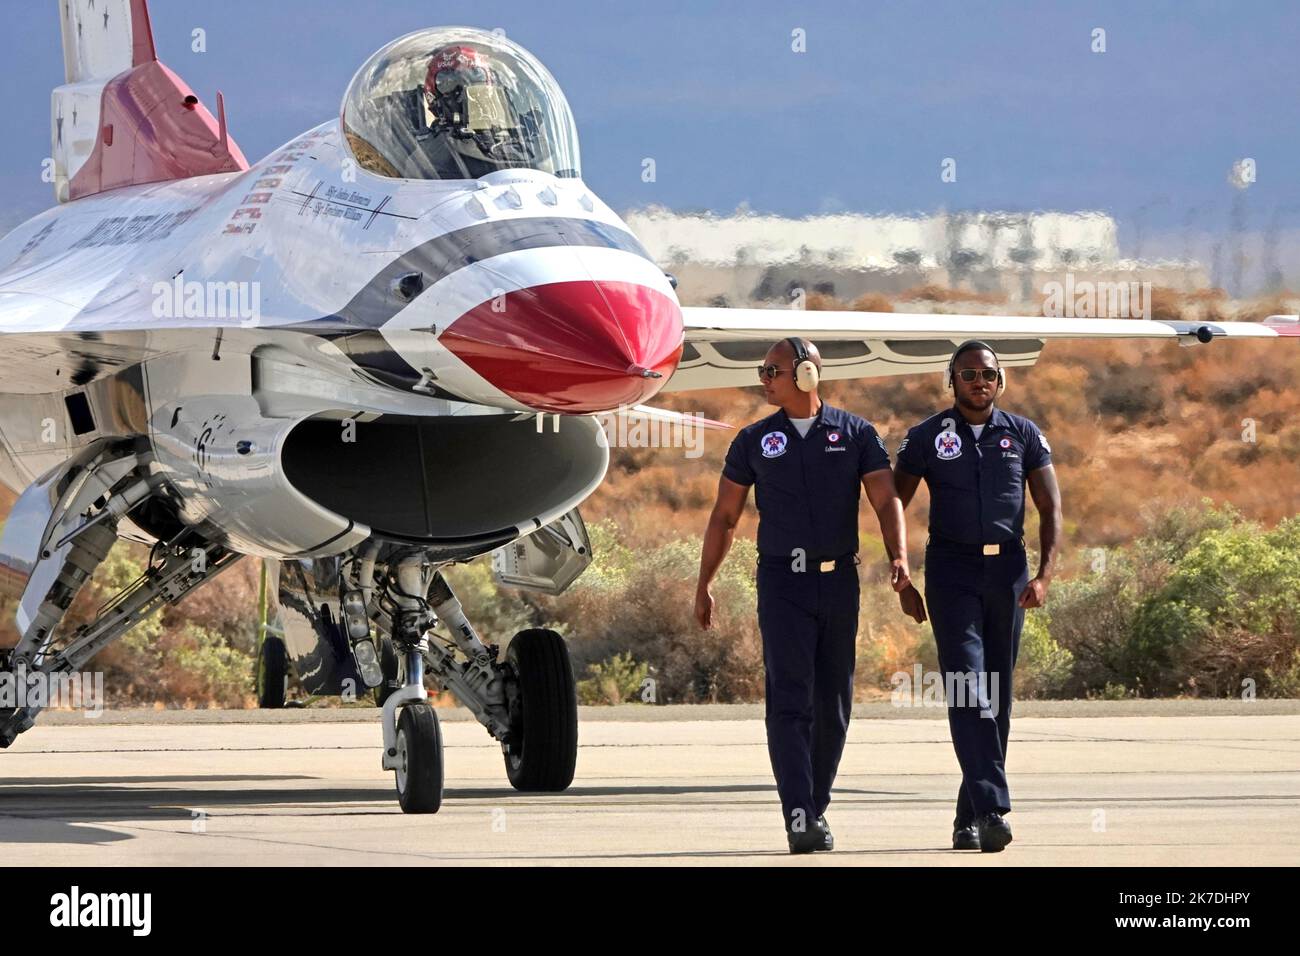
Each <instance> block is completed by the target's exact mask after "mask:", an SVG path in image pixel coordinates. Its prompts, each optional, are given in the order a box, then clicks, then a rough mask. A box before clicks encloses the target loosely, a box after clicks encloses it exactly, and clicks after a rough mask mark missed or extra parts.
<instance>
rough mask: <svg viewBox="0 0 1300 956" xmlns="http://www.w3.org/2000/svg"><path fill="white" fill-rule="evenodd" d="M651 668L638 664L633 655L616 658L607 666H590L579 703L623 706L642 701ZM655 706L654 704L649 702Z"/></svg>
mask: <svg viewBox="0 0 1300 956" xmlns="http://www.w3.org/2000/svg"><path fill="white" fill-rule="evenodd" d="M649 674H650V666H649V665H648V664H638V663H637V662H636V660H635V659H633V657H632V653H631V651H628V652H626V653H623V654H615V655H614V656H613V657H611V658H610V659H609V660H607V661H604V662H603V663H597V664H588V665H587V677H586V679H585V680H580V681H578V703H580V704H622V703H626V702H629V701H631V702H637V701H641V700H642V694H643V691H644V690H645V689H646V687H647V684H646V679H647V677H649ZM647 703H653V700H651V701H647Z"/></svg>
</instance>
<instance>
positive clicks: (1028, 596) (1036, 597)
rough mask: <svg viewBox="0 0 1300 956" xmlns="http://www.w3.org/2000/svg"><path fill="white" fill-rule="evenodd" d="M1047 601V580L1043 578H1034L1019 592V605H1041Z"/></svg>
mask: <svg viewBox="0 0 1300 956" xmlns="http://www.w3.org/2000/svg"><path fill="white" fill-rule="evenodd" d="M1046 603H1047V581H1046V580H1044V579H1043V578H1034V579H1033V580H1032V581H1030V582H1029V584H1028V585H1027V586H1026V587H1025V589H1024V590H1023V591H1021V592H1020V601H1019V604H1020V606H1021V607H1042V606H1043V605H1044V604H1046Z"/></svg>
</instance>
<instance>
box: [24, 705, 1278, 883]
mask: <svg viewBox="0 0 1300 956" xmlns="http://www.w3.org/2000/svg"><path fill="white" fill-rule="evenodd" d="M762 715H763V712H762V706H761V705H705V706H684V705H668V706H640V705H624V706H620V707H584V708H582V709H581V718H580V721H581V722H580V731H579V753H578V767H577V774H576V777H575V779H574V782H573V784H572V786H570V787H569V789H568V790H567V791H565V792H563V793H547V794H521V793H518V792H516V791H514V790H513V789H512V788H511V787H510V784H509V782H508V781H507V780H506V775H505V768H504V766H503V763H502V757H501V751H500V747H499V746H498V745H497V743H496V742H495V741H493V740H492V739H491V738H490V737H489V736H488V735H487V732H486V731H485V730H484V729H483V728H482V727H480V726H479V725H478V724H477V723H475V722H474V721H473V720H472V719H471V718H470V717H469V715H468V714H467V713H466V712H465V711H462V710H459V709H455V708H449V709H445V710H440V711H439V716H440V718H441V720H442V724H443V736H444V743H445V764H446V788H445V794H444V798H443V804H442V809H441V810H440V811H439V812H438V813H437V814H433V815H420V816H408V815H404V814H402V812H401V810H400V809H399V807H398V805H397V800H396V793H395V791H394V787H393V775H392V774H391V773H389V772H384V771H382V770H380V767H379V760H380V735H379V723H378V721H379V711H378V710H376V709H373V708H353V709H334V710H327V709H315V708H311V709H291V710H283V711H201V710H178V711H152V710H139V711H136V710H132V711H106V712H105V713H103V714H102V715H101V716H100V717H98V718H94V719H91V718H88V717H87V716H86V715H84V714H80V713H74V712H62V713H49V714H45V715H42V717H41V720H40V721H39V722H38V723H37V726H36V727H35V728H33V729H32V730H31V731H29V732H27V733H26V734H24V735H23V736H22V737H20V738H19V739H18V740H17V742H16V743H15V744H14V745H13V746H12V747H11V748H10V749H9V750H7V751H0V854H3V859H4V860H5V861H6V863H7V864H8V865H10V866H31V865H38V866H60V865H77V866H85V865H91V866H134V865H194V866H204V865H237V866H244V865H290V866H339V865H347V866H386V865H393V864H399V865H405V864H410V865H420V864H433V865H441V866H448V865H529V864H532V865H561V866H568V865H632V866H657V865H669V866H684V865H700V864H703V865H715V866H716V865H764V866H766V865H779V866H843V865H853V866H864V865H865V866H908V865H921V866H966V867H989V866H993V867H998V866H1016V865H1035V866H1043V865H1046V866H1052V865H1066V864H1068V865H1082V866H1098V867H1113V866H1129V865H1138V866H1142V865H1165V866H1198V867H1204V866H1222V865H1265V864H1272V865H1290V866H1294V865H1297V864H1300V701H1264V700H1260V701H1118V702H1091V701H1086V702H1076V701H1063V702H1033V701H1030V702H1024V703H1017V705H1016V716H1015V717H1014V718H1013V720H1012V739H1011V745H1010V750H1009V755H1008V773H1009V777H1010V781H1011V787H1012V799H1013V802H1014V804H1015V806H1014V808H1013V811H1012V814H1011V816H1010V817H1009V818H1008V819H1009V820H1010V822H1011V824H1012V827H1013V828H1014V832H1015V841H1014V842H1013V843H1012V844H1011V846H1010V847H1008V848H1007V850H1006V851H1005V852H1003V853H1000V854H981V853H978V852H970V851H966V852H956V851H953V850H951V849H949V848H948V847H949V845H950V844H949V840H950V832H951V830H950V828H951V821H952V816H953V800H954V797H955V795H956V791H957V785H958V783H959V776H958V772H957V762H956V758H955V757H954V755H953V751H952V746H951V744H950V742H949V740H948V733H947V723H946V721H945V720H944V719H943V716H944V713H943V710H942V708H896V707H892V706H891V705H889V704H888V703H880V704H860V705H858V706H856V707H855V710H854V719H853V722H852V724H851V727H850V731H849V741H848V745H847V747H846V749H845V753H844V758H843V760H842V761H841V764H840V770H839V776H838V778H837V781H836V788H835V792H834V795H833V801H832V803H831V806H830V809H829V810H828V811H827V817H828V820H829V822H830V824H831V826H832V828H833V830H834V833H835V839H836V849H835V850H834V852H832V853H818V854H815V855H812V856H799V857H792V856H790V855H789V854H788V853H787V852H786V850H785V836H784V832H783V829H782V821H781V813H780V807H779V804H778V802H777V796H776V788H775V785H774V783H773V780H772V775H771V768H770V765H769V763H768V757H767V749H766V737H765V732H764V727H763V719H762Z"/></svg>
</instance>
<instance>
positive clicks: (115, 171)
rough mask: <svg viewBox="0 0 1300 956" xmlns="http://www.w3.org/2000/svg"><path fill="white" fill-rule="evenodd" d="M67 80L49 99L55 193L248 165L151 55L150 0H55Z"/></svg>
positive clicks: (63, 195) (70, 195)
mask: <svg viewBox="0 0 1300 956" xmlns="http://www.w3.org/2000/svg"><path fill="white" fill-rule="evenodd" d="M59 15H60V17H61V18H62V23H63V64H64V75H65V83H64V85H63V86H60V87H58V88H56V89H55V90H54V94H53V97H52V104H51V110H52V116H51V141H52V144H53V161H54V162H53V179H54V192H55V196H56V197H57V199H58V201H59V202H68V201H70V200H73V199H80V198H81V197H83V196H91V195H94V194H96V193H100V192H104V191H106V190H109V189H117V188H119V187H122V186H132V185H139V184H142V183H154V182H165V181H167V180H171V179H184V178H188V177H190V176H203V175H208V174H211V173H221V172H237V171H239V170H242V169H247V168H248V162H247V161H246V160H245V159H244V155H243V153H242V152H240V150H239V147H238V146H237V145H235V143H234V141H233V140H231V139H229V137H228V136H227V135H226V132H225V129H224V126H223V125H222V124H221V123H219V122H218V121H217V120H216V119H215V118H214V117H213V116H212V113H211V112H209V111H208V109H207V108H206V107H204V106H203V105H202V104H201V103H200V102H199V100H198V97H197V96H195V95H194V91H193V90H191V89H190V88H189V87H188V86H187V85H186V84H185V82H184V81H183V80H182V79H181V78H180V77H179V76H177V75H176V74H175V73H173V72H172V71H171V70H169V69H167V67H166V66H164V65H163V64H162V63H160V62H159V61H158V56H157V53H156V50H155V47H154V38H153V27H152V25H151V23H150V20H149V7H148V3H147V0H60V3H59Z"/></svg>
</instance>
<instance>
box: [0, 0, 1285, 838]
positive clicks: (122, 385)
mask: <svg viewBox="0 0 1300 956" xmlns="http://www.w3.org/2000/svg"><path fill="white" fill-rule="evenodd" d="M92 6H93V7H94V8H93V9H92ZM59 9H60V15H61V16H62V27H63V48H64V49H63V52H64V60H65V65H66V79H67V82H66V84H65V85H63V86H60V87H58V88H57V89H56V90H55V91H54V95H53V104H52V118H53V122H52V133H51V142H52V148H53V162H52V179H53V182H54V186H55V193H56V199H57V200H58V203H57V205H56V206H55V207H54V208H52V209H50V210H48V211H47V212H44V213H42V214H41V215H39V216H37V217H36V218H34V219H32V220H31V221H29V222H27V223H25V224H24V225H22V226H20V227H18V228H17V229H15V230H14V231H13V232H12V233H10V234H9V235H8V236H7V237H6V238H4V239H3V240H2V241H0V480H3V481H4V483H5V484H6V485H8V486H9V487H10V488H12V489H13V490H14V491H15V492H17V493H19V495H20V496H19V498H18V501H17V503H16V505H15V506H14V508H13V511H12V514H11V515H10V516H9V518H8V521H7V522H6V524H5V526H4V531H3V537H2V538H0V583H2V584H3V586H4V587H5V589H6V591H7V593H9V594H12V595H13V596H14V597H15V598H16V599H17V612H16V617H17V626H18V631H19V634H20V640H19V642H18V644H17V646H16V647H14V648H12V649H11V650H9V651H8V652H6V653H4V655H3V657H0V671H4V672H8V673H10V674H12V675H14V676H15V677H17V678H19V679H22V678H24V677H25V676H27V675H31V674H34V673H36V672H44V673H45V674H63V673H74V672H79V671H81V670H82V669H84V668H85V667H86V665H87V663H88V662H89V661H90V660H91V659H92V658H93V657H94V655H95V654H96V653H97V652H99V651H100V650H102V649H103V648H104V647H105V646H107V645H108V644H109V643H111V642H112V641H114V640H116V639H117V638H119V637H121V636H122V635H123V634H124V633H126V632H127V631H128V630H129V629H130V628H131V627H132V626H133V625H135V624H136V623H138V622H139V621H141V620H142V619H143V618H145V617H147V616H148V615H150V614H152V613H154V612H155V611H157V610H159V609H160V608H163V607H164V606H166V605H169V604H171V603H174V602H176V601H179V600H181V599H182V598H184V597H185V596H186V595H188V594H190V593H191V592H193V591H194V590H195V589H196V588H199V587H201V586H203V585H205V584H207V583H208V582H209V581H211V580H212V579H213V578H215V577H217V576H218V575H219V574H220V573H221V572H222V571H224V570H225V569H226V568H228V567H230V566H231V565H232V564H233V563H234V562H236V561H237V560H239V559H240V558H241V557H242V556H245V555H251V556H254V557H257V558H261V559H264V560H266V561H267V562H268V563H269V566H270V568H271V580H272V589H271V590H272V592H273V596H274V597H275V598H276V599H277V600H276V603H277V605H278V614H279V621H280V627H281V629H282V631H283V635H282V639H281V638H280V637H273V638H269V639H268V645H267V646H268V647H278V648H279V651H277V652H276V653H277V654H279V655H280V656H279V657H268V658H266V660H265V661H264V663H265V662H266V661H269V665H268V666H270V667H271V669H272V672H273V673H279V671H277V670H276V668H277V667H282V666H283V663H284V658H285V657H287V658H289V659H291V660H292V663H293V667H294V670H295V671H296V673H297V675H298V678H299V679H300V681H301V683H302V685H303V687H304V688H305V689H306V690H307V691H308V692H310V693H312V694H325V695H328V694H337V695H349V694H356V693H359V692H363V691H365V690H366V689H377V690H379V691H380V694H381V696H383V697H384V698H385V699H384V702H383V744H382V755H381V763H382V767H383V768H384V769H386V770H392V771H394V773H395V780H396V789H397V794H398V800H399V802H400V805H401V807H402V809H403V810H404V811H407V812H412V813H429V812H435V811H437V810H438V808H439V806H440V805H441V802H442V792H443V752H442V745H441V735H440V730H439V725H438V720H437V714H436V711H435V710H434V708H433V707H431V706H430V704H429V699H428V693H429V692H428V690H426V681H427V682H428V683H430V684H433V685H435V686H436V687H438V688H442V689H444V690H447V691H450V693H451V694H452V695H454V697H455V698H456V700H458V701H459V702H460V703H461V704H462V705H463V706H465V707H466V708H468V709H469V710H470V711H471V712H472V713H473V714H474V716H475V717H476V718H477V719H478V721H479V722H480V723H482V725H483V726H484V727H485V728H486V729H487V731H488V733H490V734H491V735H492V737H493V738H495V739H496V740H497V741H499V742H500V745H501V749H502V752H503V756H504V763H505V767H506V773H507V776H508V778H509V780H510V782H511V783H512V784H513V785H514V786H515V787H516V788H518V789H520V790H524V791H559V790H563V789H564V788H566V787H567V786H568V785H569V784H570V782H571V781H572V779H573V774H574V765H575V760H576V754H577V739H578V736H577V733H578V731H577V705H576V696H575V686H574V679H573V673H572V668H571V666H570V663H569V656H568V650H567V647H566V644H565V641H564V640H563V639H562V638H561V637H560V636H559V635H558V634H557V633H556V632H554V631H552V630H549V629H544V628H537V629H530V630H526V631H523V632H521V633H519V634H515V635H513V636H512V637H510V638H509V640H508V643H507V642H506V641H505V640H501V639H500V638H501V637H502V636H496V637H497V638H498V640H497V641H492V640H488V639H485V638H484V637H483V636H481V635H480V634H479V633H478V632H477V631H476V629H475V627H474V625H473V624H472V623H471V622H470V621H469V620H467V618H466V615H465V613H464V611H463V609H462V607H461V605H460V603H459V601H458V600H457V598H456V596H455V594H454V593H453V592H452V589H451V587H450V586H449V585H448V582H447V579H446V577H445V576H444V573H443V572H444V570H445V569H446V568H447V567H448V566H449V565H452V564H454V563H456V562H465V561H469V560H471V559H474V558H477V557H480V556H484V555H491V556H492V558H491V560H492V565H493V569H494V573H495V575H496V578H497V580H498V581H499V582H500V583H501V584H502V585H503V586H514V587H526V588H534V589H538V590H541V591H545V592H547V593H551V594H558V593H561V592H562V591H564V590H565V589H566V588H567V587H568V586H569V585H570V584H572V582H573V581H574V580H575V579H576V578H577V577H578V575H579V574H581V573H582V571H583V570H584V569H585V568H586V567H587V566H588V565H589V564H590V562H591V561H592V558H593V555H592V553H591V546H590V543H589V541H588V537H587V534H586V530H585V528H584V526H583V522H582V518H581V516H580V514H579V511H578V507H579V505H580V504H581V503H582V502H583V500H584V499H586V498H587V497H588V496H589V495H591V494H592V492H593V491H595V490H596V488H597V487H598V486H599V485H600V483H601V481H602V479H603V477H604V475H605V472H606V468H607V466H608V463H609V450H608V447H607V445H608V443H607V442H606V441H603V440H602V434H603V432H602V427H601V423H600V420H599V418H598V416H601V415H603V414H607V413H611V412H618V411H622V412H623V413H624V414H627V415H632V416H641V417H644V418H646V419H660V420H672V419H674V418H675V417H680V416H677V415H676V413H673V412H670V411H666V410H662V409H656V408H655V407H654V406H652V405H650V404H649V403H650V402H651V401H652V400H653V399H654V398H655V396H656V395H658V394H660V393H667V392H673V391H682V390H688V389H704V388H718V387H741V386H749V385H753V384H755V379H754V371H753V370H754V365H755V363H756V362H757V361H758V360H760V359H761V358H762V357H763V354H764V352H765V351H766V348H767V346H768V344H769V343H770V342H771V341H773V340H774V339H776V338H779V337H782V336H788V335H802V336H805V337H808V338H811V339H814V340H816V341H817V342H818V343H819V345H820V346H821V351H822V355H823V356H824V357H825V366H826V367H825V369H824V372H823V377H824V378H826V379H844V378H856V377H868V376H881V375H902V374H913V373H921V372H939V371H940V370H941V369H942V368H943V366H944V363H945V361H946V358H947V356H948V355H949V354H950V352H951V351H952V349H953V347H954V344H955V343H956V342H958V341H960V340H963V339H966V338H969V337H972V336H978V337H980V338H982V339H985V340H988V341H990V342H991V343H994V344H995V347H997V348H998V350H999V352H1000V353H1001V354H1002V356H1003V357H1004V362H1005V364H1007V365H1011V366H1023V365H1029V364H1032V363H1033V362H1034V361H1035V359H1036V358H1037V357H1038V355H1039V353H1040V351H1041V350H1042V348H1043V346H1044V343H1045V342H1046V340H1048V339H1053V338H1063V337H1065V338H1068V337H1098V338H1160V339H1169V340H1171V341H1177V342H1183V343H1190V342H1208V341H1211V340H1213V339H1218V338H1224V337H1228V338H1235V337H1276V336H1278V335H1282V334H1287V335H1295V334H1296V333H1297V331H1300V327H1297V324H1296V322H1295V319H1294V317H1290V318H1285V317H1279V318H1277V319H1275V320H1272V321H1269V322H1267V323H1242V322H1221V323H1210V324H1199V325H1198V324H1192V323H1183V322H1153V321H1143V320H1087V319H1077V320H1075V319H1043V318H1025V317H999V316H950V315H944V316H909V315H895V314H873V313H865V312H803V311H797V310H790V309H775V310H751V309H736V310H729V309H719V308H683V307H682V306H681V305H680V304H679V302H678V298H677V295H676V292H675V281H674V280H673V279H672V277H671V276H669V275H666V274H665V273H664V271H663V269H662V268H661V267H660V266H659V265H656V263H655V262H654V260H653V258H652V257H651V256H650V255H649V254H648V253H647V251H646V249H645V248H644V247H643V246H642V244H641V243H640V242H639V241H638V240H637V238H636V236H634V235H633V234H632V232H631V230H630V229H629V228H628V226H627V224H626V223H625V222H624V221H623V220H622V219H621V218H620V217H619V216H618V215H617V214H615V213H614V212H613V211H612V210H611V209H610V208H609V206H607V205H606V204H605V203H604V202H602V201H601V199H600V198H599V197H598V196H597V195H596V194H595V193H594V192H593V190H592V189H591V188H590V187H589V186H588V185H587V184H586V183H585V182H584V181H583V178H582V167H581V162H580V157H579V147H578V136H577V132H576V126H575V123H574V118H573V115H572V113H571V111H570V109H569V106H568V103H567V102H566V100H565V97H564V95H563V93H562V92H561V90H560V88H559V87H558V85H557V84H556V82H555V80H554V79H553V78H552V77H551V75H550V73H548V72H547V70H546V69H545V68H544V67H543V66H542V65H541V64H540V63H539V62H538V61H537V60H536V59H535V58H534V57H533V56H532V55H530V54H529V53H528V52H527V51H525V50H524V49H523V48H522V47H520V46H519V45H518V44H516V43H515V42H513V41H512V40H510V39H507V38H506V37H504V36H502V35H500V34H499V33H493V32H487V31H483V30H479V29H472V28H467V27H450V28H436V29H427V30H421V31H419V32H416V33H412V34H410V35H408V36H404V37H401V38H400V39H397V40H394V41H393V42H391V43H388V44H387V45H385V46H383V47H382V48H380V49H379V50H378V51H377V52H376V53H375V54H374V55H373V56H372V57H371V58H370V59H369V60H368V61H366V63H365V64H364V65H362V67H361V69H360V70H359V71H357V73H356V74H355V76H354V77H353V78H352V81H351V84H350V85H349V86H348V87H347V89H346V92H345V94H344V96H343V100H342V107H341V110H340V113H339V115H338V116H335V117H331V118H328V119H327V120H326V121H325V122H323V123H321V124H320V125H319V126H316V127H314V128H312V129H310V130H307V131H305V132H302V133H300V134H298V135H295V136H294V137H293V138H292V139H290V140H289V141H288V142H287V143H285V145H284V146H283V147H282V148H280V149H277V150H275V151H274V152H273V153H271V154H270V155H269V156H267V157H266V158H264V159H262V160H261V161H259V162H257V163H254V164H250V163H249V162H248V160H247V159H246V158H245V156H244V154H243V153H242V151H241V150H240V149H239V147H238V145H236V143H235V140H234V139H233V138H232V136H231V133H230V131H229V129H228V127H227V121H226V115H225V109H224V104H223V101H222V98H221V96H220V94H218V96H217V101H216V102H217V111H216V114H215V115H214V114H213V113H212V112H210V111H209V110H208V109H207V108H206V107H205V106H204V105H203V104H202V103H201V102H200V100H199V98H198V97H197V96H196V95H195V93H194V91H193V90H191V89H190V88H189V87H188V86H187V85H186V84H185V83H184V82H183V81H182V80H181V79H180V77H178V76H177V75H176V74H175V73H174V72H172V71H171V70H169V69H168V68H167V67H166V66H164V65H163V64H162V63H161V62H159V60H158V58H157V54H156V51H155V44H154V38H153V34H152V30H151V27H150V23H149V15H148V10H147V7H146V2H145V0H98V2H97V3H95V2H94V0H60V3H59ZM340 86H342V78H340ZM539 416H542V417H540V418H539ZM119 539H129V540H133V541H138V542H143V543H145V544H147V545H148V546H149V547H150V560H149V564H148V570H147V571H146V573H145V574H144V575H143V576H142V577H141V578H140V579H139V580H137V581H135V582H134V583H132V584H131V585H130V586H129V587H127V588H126V589H124V590H123V591H122V592H121V593H120V594H119V595H117V596H116V597H115V598H114V599H113V600H111V601H110V602H108V603H107V604H106V605H105V606H104V607H103V608H101V609H100V610H99V612H98V614H97V615H96V616H95V617H94V618H93V619H92V620H91V621H89V622H88V623H85V624H82V625H80V626H77V627H72V626H69V625H68V624H67V623H66V622H65V620H64V618H65V613H66V611H67V609H68V607H69V605H70V604H71V603H72V601H73V599H74V598H75V597H76V595H77V593H78V592H79V591H80V589H81V588H82V587H84V586H85V584H86V582H87V581H88V580H89V579H90V577H91V575H92V574H93V573H94V571H95V569H96V567H97V566H98V565H99V564H100V563H101V562H102V561H103V560H104V558H105V556H106V555H107V554H108V552H109V549H110V548H111V547H112V546H113V545H114V544H115V543H116V542H117V541H118V540H119ZM500 644H505V645H506V647H505V652H504V654H502V652H501V650H500ZM39 709H40V708H39V707H38V706H35V705H32V704H27V705H23V706H14V707H9V708H8V709H6V710H0V745H4V746H8V745H9V744H10V743H12V742H13V740H14V739H15V738H16V737H17V735H18V734H19V733H21V732H23V731H25V730H27V729H28V728H30V727H31V726H32V724H33V722H34V720H35V719H36V716H37V713H38V711H39Z"/></svg>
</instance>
